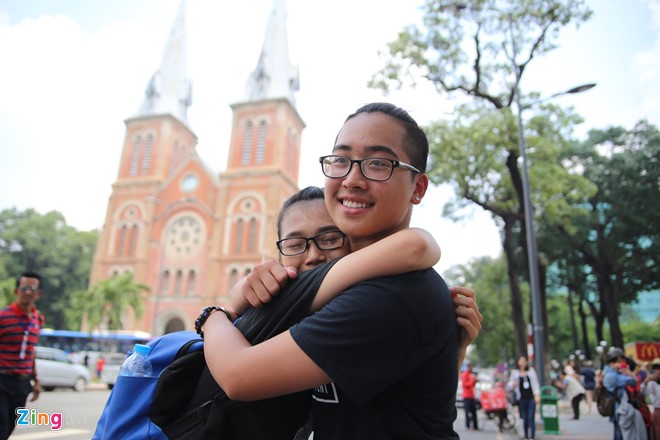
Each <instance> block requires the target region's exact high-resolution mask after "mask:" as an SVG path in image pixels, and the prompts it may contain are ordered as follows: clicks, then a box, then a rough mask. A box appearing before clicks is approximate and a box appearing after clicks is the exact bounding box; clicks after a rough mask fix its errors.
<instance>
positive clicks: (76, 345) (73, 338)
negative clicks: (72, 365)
mask: <svg viewBox="0 0 660 440" xmlns="http://www.w3.org/2000/svg"><path fill="white" fill-rule="evenodd" d="M150 339H151V335H149V333H147V332H140V331H129V330H113V331H103V332H80V331H73V330H53V329H50V328H44V329H41V331H40V332H39V345H43V346H45V347H53V348H59V349H60V350H64V351H66V352H67V353H80V352H91V353H126V352H128V351H129V350H131V349H133V345H135V344H145V343H147V342H148V341H149V340H150Z"/></svg>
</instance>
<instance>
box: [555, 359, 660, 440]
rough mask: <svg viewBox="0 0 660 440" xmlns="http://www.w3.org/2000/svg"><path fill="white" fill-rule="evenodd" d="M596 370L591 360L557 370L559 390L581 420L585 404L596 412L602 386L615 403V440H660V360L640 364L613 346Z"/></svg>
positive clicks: (568, 363) (556, 383) (610, 419)
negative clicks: (597, 389) (598, 390)
mask: <svg viewBox="0 0 660 440" xmlns="http://www.w3.org/2000/svg"><path fill="white" fill-rule="evenodd" d="M601 364H602V365H601V367H602V368H600V369H595V368H594V365H593V362H592V361H590V360H587V361H584V362H576V360H575V359H574V358H570V359H569V360H567V361H566V362H565V364H563V365H560V366H559V368H556V369H555V370H554V371H553V382H552V383H553V385H554V386H556V387H557V389H558V390H559V391H560V393H561V394H562V396H563V397H564V398H565V399H566V401H567V402H570V405H571V408H572V410H573V419H576V420H577V419H579V418H580V407H581V402H582V401H585V402H586V410H587V413H591V412H592V411H595V410H596V409H595V407H596V405H597V402H595V401H594V391H595V390H596V388H597V387H598V386H599V385H602V387H603V391H601V392H603V393H607V394H606V395H607V396H608V397H612V398H613V400H614V413H613V414H612V415H611V416H609V421H610V422H611V423H612V426H613V432H614V439H615V440H627V439H635V440H645V439H650V440H660V384H659V383H658V382H659V381H660V358H657V359H654V360H653V361H651V362H636V361H635V360H634V359H632V358H631V357H628V356H626V355H625V353H624V351H623V350H622V349H621V348H618V347H611V348H610V349H609V351H608V352H607V353H606V354H605V355H604V357H603V359H602V360H601Z"/></svg>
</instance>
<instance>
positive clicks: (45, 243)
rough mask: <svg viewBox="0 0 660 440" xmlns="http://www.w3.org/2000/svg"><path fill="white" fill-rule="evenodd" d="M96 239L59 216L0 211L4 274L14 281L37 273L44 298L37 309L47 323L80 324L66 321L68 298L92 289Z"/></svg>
mask: <svg viewBox="0 0 660 440" xmlns="http://www.w3.org/2000/svg"><path fill="white" fill-rule="evenodd" d="M97 237H98V233H97V232H96V231H88V232H81V231H77V230H76V229H75V228H73V227H71V226H68V225H67V224H66V220H65V219H64V216H62V214H60V213H59V212H56V211H52V212H48V213H46V214H43V215H41V214H39V213H38V212H36V211H35V210H33V209H27V210H25V211H18V210H17V209H15V208H12V209H6V210H4V211H2V212H0V274H2V276H3V278H4V279H12V280H15V278H16V276H18V275H19V274H20V273H21V272H24V271H28V270H29V271H36V272H38V273H39V274H40V275H41V276H42V277H43V283H42V284H43V285H42V288H43V293H42V295H41V298H40V299H39V301H38V303H37V306H38V307H39V309H40V310H41V311H42V312H43V313H44V315H45V316H46V324H47V325H48V326H49V327H54V328H68V327H70V326H71V325H75V324H76V323H70V322H68V321H67V318H66V308H67V304H68V297H69V294H70V293H71V292H73V291H74V290H80V289H86V288H87V286H88V284H89V274H90V272H91V267H92V259H93V257H94V251H95V248H96V241H97ZM12 282H13V281H12ZM12 291H13V290H12Z"/></svg>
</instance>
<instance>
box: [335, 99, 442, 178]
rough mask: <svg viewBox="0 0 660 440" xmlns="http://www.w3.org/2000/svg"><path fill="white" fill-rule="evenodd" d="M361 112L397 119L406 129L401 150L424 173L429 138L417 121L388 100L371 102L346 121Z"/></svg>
mask: <svg viewBox="0 0 660 440" xmlns="http://www.w3.org/2000/svg"><path fill="white" fill-rule="evenodd" d="M361 113H383V114H385V115H387V116H390V117H392V118H394V119H396V120H397V121H399V122H400V123H401V124H402V125H403V127H404V128H405V130H406V137H405V138H404V139H403V150H404V151H405V152H406V154H408V156H410V162H411V163H410V165H412V166H414V167H415V168H417V169H418V170H420V171H421V172H422V173H426V164H427V161H428V156H429V140H428V138H427V137H426V133H424V130H422V128H421V127H420V126H419V125H418V124H417V121H415V120H414V119H413V117H412V116H410V114H409V113H408V112H407V111H405V110H404V109H402V108H400V107H397V106H396V105H394V104H390V103H389V102H372V103H371V104H366V105H364V106H362V107H360V108H359V109H357V110H356V111H355V113H353V114H351V115H349V116H348V117H347V118H346V121H349V120H350V119H353V118H354V117H356V116H357V115H359V114H361ZM346 121H345V122H346ZM338 136H339V135H338ZM335 142H336V139H335Z"/></svg>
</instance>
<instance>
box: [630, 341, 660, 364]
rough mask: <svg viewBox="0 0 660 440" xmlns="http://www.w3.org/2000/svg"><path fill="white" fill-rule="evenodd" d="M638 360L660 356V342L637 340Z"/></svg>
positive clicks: (650, 359)
mask: <svg viewBox="0 0 660 440" xmlns="http://www.w3.org/2000/svg"><path fill="white" fill-rule="evenodd" d="M635 352H636V354H637V360H640V361H652V360H653V359H656V358H659V357H660V342H635Z"/></svg>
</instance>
